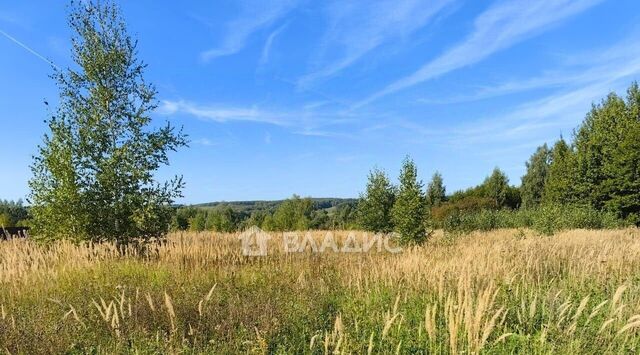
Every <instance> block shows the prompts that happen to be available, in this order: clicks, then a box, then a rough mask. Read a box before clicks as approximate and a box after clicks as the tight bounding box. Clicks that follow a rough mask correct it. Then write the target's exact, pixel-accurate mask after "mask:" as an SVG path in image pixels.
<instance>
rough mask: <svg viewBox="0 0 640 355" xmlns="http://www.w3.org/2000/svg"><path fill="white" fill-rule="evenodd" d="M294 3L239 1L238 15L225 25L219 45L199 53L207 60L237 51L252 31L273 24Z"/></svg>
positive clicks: (293, 1)
mask: <svg viewBox="0 0 640 355" xmlns="http://www.w3.org/2000/svg"><path fill="white" fill-rule="evenodd" d="M295 5H296V1H295V0H273V1H262V0H243V1H241V7H242V9H241V14H240V16H239V17H238V18H237V19H236V20H234V21H231V22H230V23H229V24H228V25H227V30H226V37H225V38H224V39H223V40H222V43H221V44H220V45H219V46H217V47H215V48H211V49H209V50H206V51H204V52H202V53H201V54H200V56H201V58H202V60H204V61H209V60H211V59H215V58H218V57H222V56H227V55H231V54H234V53H237V52H239V51H240V50H241V49H242V48H244V46H245V45H246V42H247V41H248V39H249V37H251V35H252V34H253V33H254V32H256V31H259V30H262V29H264V28H267V27H269V26H271V25H273V24H274V23H275V22H276V21H277V20H278V19H280V18H282V17H283V16H284V15H285V14H287V13H288V12H289V11H291V10H292V9H293V8H294V7H295Z"/></svg>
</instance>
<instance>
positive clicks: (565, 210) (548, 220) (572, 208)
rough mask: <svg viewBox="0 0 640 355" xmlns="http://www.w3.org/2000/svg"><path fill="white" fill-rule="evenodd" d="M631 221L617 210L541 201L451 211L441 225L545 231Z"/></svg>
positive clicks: (461, 229)
mask: <svg viewBox="0 0 640 355" xmlns="http://www.w3.org/2000/svg"><path fill="white" fill-rule="evenodd" d="M626 225H628V222H625V221H623V220H620V219H619V218H617V217H616V215H615V214H614V213H611V212H602V211H598V210H596V209H594V208H593V207H590V206H584V205H582V206H580V205H541V206H539V207H536V208H531V209H519V210H509V209H502V210H491V209H482V210H476V211H467V212H459V211H458V212H454V213H451V214H449V215H448V216H447V217H446V218H445V219H444V220H442V222H441V223H440V226H441V227H442V228H444V229H445V230H446V231H450V232H451V231H458V232H472V231H489V230H493V229H499V228H532V229H534V230H536V231H537V232H539V233H541V234H545V235H551V234H554V233H555V232H558V231H562V230H568V229H603V228H604V229H613V228H620V227H624V226H626Z"/></svg>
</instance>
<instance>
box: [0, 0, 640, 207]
mask: <svg viewBox="0 0 640 355" xmlns="http://www.w3.org/2000/svg"><path fill="white" fill-rule="evenodd" d="M120 3H121V8H122V10H123V13H124V16H125V18H126V19H127V22H128V25H129V31H130V32H131V33H132V34H134V35H135V36H137V38H138V39H139V51H140V57H141V58H142V59H143V60H144V61H145V62H146V63H147V64H148V65H149V67H148V70H147V72H146V77H147V79H148V80H149V81H151V82H153V83H154V84H155V85H156V86H157V88H158V90H159V97H158V98H159V100H160V102H161V105H160V109H159V110H158V111H157V112H156V113H155V114H154V118H156V119H157V120H159V121H162V120H169V121H171V122H172V123H174V124H176V125H182V126H184V129H185V131H186V133H188V134H189V136H190V139H191V146H190V147H189V148H186V149H183V150H181V151H179V152H177V153H175V154H172V156H171V158H172V165H171V166H170V167H167V168H164V169H162V171H161V172H159V177H161V178H164V177H169V176H172V175H174V174H182V175H184V178H185V181H186V183H187V187H186V190H185V198H184V199H183V200H182V201H180V202H185V203H197V202H206V201H216V200H248V199H279V198H285V197H288V196H290V195H291V194H293V193H297V194H300V195H304V196H317V197H329V196H333V197H355V196H357V195H358V193H359V192H360V191H362V189H363V187H364V184H365V182H366V175H367V172H368V171H369V170H370V169H371V168H372V167H374V166H377V167H380V168H382V169H385V170H386V171H387V172H389V174H390V175H391V177H393V178H394V179H395V178H396V176H397V173H398V170H399V168H400V163H401V160H402V158H403V157H404V156H405V155H407V154H409V155H411V156H412V157H413V158H414V160H415V161H416V163H417V164H418V168H419V172H420V176H421V178H422V179H423V180H425V182H426V181H428V180H429V178H430V176H431V175H432V174H433V172H434V171H436V170H438V171H440V172H441V173H442V174H443V176H444V180H445V184H446V185H447V190H448V191H453V190H456V189H460V188H466V187H469V186H472V185H475V184H477V183H479V182H480V181H481V180H482V179H483V178H484V177H485V176H486V175H487V174H489V173H490V171H491V170H492V169H493V168H494V167H495V166H499V167H500V168H502V169H503V170H504V171H505V172H506V173H507V174H508V176H509V177H510V179H511V182H512V183H513V184H519V183H520V177H521V175H522V174H523V172H524V162H525V161H526V160H527V158H528V157H529V156H530V154H531V153H532V152H533V151H534V149H535V148H536V147H537V146H538V145H541V144H543V143H545V142H547V143H552V142H553V141H554V140H556V139H557V138H558V137H559V136H560V135H561V134H563V135H564V136H565V137H570V136H571V132H572V130H573V128H574V127H576V125H577V124H578V123H579V122H580V121H581V120H582V118H583V117H584V114H585V113H586V112H587V111H588V110H589V108H590V106H591V104H592V102H597V101H599V100H600V99H601V98H602V97H604V96H605V95H606V94H607V93H608V92H610V91H616V92H618V93H621V94H623V93H624V90H625V89H626V87H627V86H628V85H629V83H631V82H632V81H633V80H637V79H638V77H639V74H640V25H638V24H639V23H640V2H638V1H637V0H608V1H605V0H602V1H598V0H584V1H576V0H546V1H509V0H503V1H500V0H499V1H460V0H428V1H418V0H392V1H344V0H338V1H305V0H273V1H263V0H235V1H190V2H178V1H172V2H168V1H167V2H164V1H163V2H159V1H150V0H144V1H126V2H125V1H121V2H120ZM0 31H1V32H0V78H1V80H0V124H1V126H0V127H2V132H3V134H2V139H0V158H1V161H2V164H3V169H2V174H0V198H9V199H17V198H24V197H25V196H26V195H27V194H28V186H27V181H28V179H29V177H30V170H29V165H30V163H31V155H32V154H34V153H35V151H36V146H37V144H39V143H40V142H41V139H42V135H43V134H44V133H45V132H46V126H45V125H44V123H43V119H44V118H45V117H46V110H45V106H44V105H43V100H45V99H46V100H48V101H49V102H50V103H53V104H55V102H56V98H57V92H56V88H55V86H54V84H53V82H52V80H50V79H49V78H48V74H50V73H51V68H50V66H49V65H48V64H47V61H51V62H53V63H55V65H57V66H60V67H67V66H70V65H72V63H71V62H70V60H69V58H70V55H69V54H70V41H69V37H70V32H69V29H68V28H67V26H66V7H65V5H64V2H62V1H60V2H58V1H56V2H52V1H45V0H37V1H20V2H17V1H5V2H2V3H0Z"/></svg>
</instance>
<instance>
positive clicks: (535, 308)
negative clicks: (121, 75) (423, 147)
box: [0, 229, 640, 353]
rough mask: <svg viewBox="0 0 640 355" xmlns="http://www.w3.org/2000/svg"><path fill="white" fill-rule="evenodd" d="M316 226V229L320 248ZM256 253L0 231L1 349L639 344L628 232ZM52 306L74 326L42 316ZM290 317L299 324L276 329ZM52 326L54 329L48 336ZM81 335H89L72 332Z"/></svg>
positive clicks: (473, 237) (635, 245) (202, 239)
mask: <svg viewBox="0 0 640 355" xmlns="http://www.w3.org/2000/svg"><path fill="white" fill-rule="evenodd" d="M348 233H349V232H347V231H340V232H334V235H335V237H336V239H337V240H342V241H343V240H344V239H345V238H347V235H348ZM324 235H325V232H313V237H314V238H315V239H316V240H318V245H320V244H321V240H322V238H323V237H324ZM269 252H270V253H269V255H268V256H266V257H246V256H243V255H242V249H241V247H240V240H239V238H238V234H214V233H181V234H173V235H171V236H170V238H169V239H168V241H167V243H166V244H164V245H158V246H154V247H152V248H151V249H150V250H149V252H148V253H147V256H146V257H144V258H142V257H135V256H127V257H122V256H120V254H119V253H118V251H117V249H116V248H115V246H114V245H111V244H100V245H74V244H71V243H68V242H59V243H56V244H54V245H51V246H48V247H44V246H38V245H36V244H34V243H33V242H31V241H28V240H12V241H7V242H1V243H0V289H1V290H0V350H5V351H7V352H8V353H16V352H25V351H27V352H28V350H33V351H35V352H38V351H40V350H41V348H40V347H36V345H34V344H35V343H37V342H38V341H40V342H42V343H43V344H45V343H46V342H47V341H49V342H50V344H54V345H56V346H57V347H56V348H55V349H57V350H64V351H69V349H72V350H73V349H75V350H78V349H80V351H81V352H84V351H89V348H88V346H89V345H90V344H92V343H98V344H100V347H98V348H97V349H93V350H96V351H98V352H111V351H125V350H126V349H128V350H126V351H132V350H133V351H138V350H141V349H142V350H145V349H156V350H158V349H159V351H163V352H165V351H166V352H178V351H181V350H180V349H183V348H184V349H187V348H189V349H192V350H196V351H222V350H225V351H242V352H258V353H261V352H277V351H284V352H300V351H302V352H308V353H329V352H334V353H343V352H344V353H364V352H367V353H378V352H398V353H406V352H436V353H458V352H469V353H479V352H481V351H483V350H491V351H494V352H503V351H504V352H511V351H522V352H545V353H546V352H565V353H572V352H626V351H630V350H633V349H635V348H636V347H637V346H638V345H639V344H640V340H639V339H638V331H639V330H640V292H639V290H640V287H639V285H638V279H639V275H640V232H639V231H638V230H637V229H625V230H613V231H586V230H574V231H568V232H563V233H559V234H557V235H555V236H552V237H543V236H537V235H535V233H533V232H530V231H518V230H499V231H493V232H485V233H472V234H469V235H465V236H458V237H452V236H449V235H444V234H443V233H442V232H438V233H436V234H435V235H434V237H433V238H432V239H431V240H430V241H429V242H428V243H427V244H425V245H423V246H420V247H414V248H411V249H405V250H404V251H403V252H402V253H399V254H389V253H384V252H382V253H379V252H375V251H372V252H369V253H366V254H357V253H355V254H351V253H348V254H345V253H332V252H327V253H322V254H314V253H312V252H309V251H307V252H305V253H294V254H287V253H285V252H284V251H283V250H282V239H281V237H280V236H279V235H275V237H274V238H273V239H272V240H271V241H270V248H269ZM112 269H113V270H114V271H113V274H114V276H109V273H110V272H111V271H110V270H112ZM165 274H167V275H169V277H164V276H163V275H165ZM78 275H80V276H78ZM105 275H106V276H105ZM265 280H266V281H265ZM83 282H87V283H95V284H91V285H83V286H82V287H85V288H86V290H85V291H83V293H82V295H83V296H84V298H82V297H81V295H80V294H79V295H76V296H71V295H72V294H74V292H73V291H68V292H69V293H68V294H65V292H67V291H66V290H69V289H68V288H65V287H77V285H79V284H82V283H83ZM60 285H63V286H60ZM105 290H107V291H105ZM108 290H111V291H108ZM92 292H96V293H92ZM101 292H106V293H102V294H101ZM267 294H268V295H267ZM271 297H276V298H279V297H283V299H284V298H286V299H288V300H289V301H288V302H289V303H286V304H285V303H280V302H279V300H278V299H273V298H271ZM38 299H40V301H38ZM34 300H35V301H34ZM48 300H49V301H48ZM255 300H259V301H255ZM263 301H264V302H265V304H264V307H261V306H260V302H263ZM32 302H36V304H35V306H34V305H33V303H32ZM38 302H39V303H38ZM52 302H53V303H56V304H57V306H56V307H58V308H59V310H49V313H47V314H48V315H49V317H51V318H46V317H45V318H43V319H42V320H41V321H42V322H44V324H39V325H38V324H35V323H37V322H38V320H37V319H29V317H35V316H34V315H35V314H36V313H34V312H31V313H26V314H21V313H20V312H25V309H26V307H35V308H39V307H40V308H45V307H49V308H50V305H51V303H52ZM298 303H300V307H307V308H308V309H309V313H306V314H305V315H304V317H303V318H296V317H297V316H298V315H300V314H303V311H301V310H298V311H295V310H292V311H291V312H289V310H286V309H281V307H291V305H292V304H293V306H296V305H297V304H298ZM315 303H322V306H317V307H316V308H313V307H311V306H312V305H314V304H315ZM241 307H244V308H241ZM247 307H249V308H251V309H250V310H249V311H247V309H246V308H247ZM309 307H311V308H309ZM314 307H315V306H314ZM56 312H57V313H56ZM296 312H297V313H296ZM314 312H315V313H314ZM58 313H59V315H58ZM25 317H26V318H25ZM54 317H58V321H59V322H62V323H65V324H73V326H65V327H62V326H60V325H55V324H48V323H47V322H52V320H51V319H54ZM309 317H311V318H313V317H317V319H312V320H308V319H306V318H309ZM303 321H304V322H310V323H309V324H310V325H308V326H301V327H297V326H296V324H287V322H293V323H295V322H303ZM231 324H233V326H231ZM305 324H306V323H305ZM56 327H57V328H56ZM61 327H62V328H61ZM310 327H311V328H310ZM49 328H53V330H51V329H49ZM302 328H303V329H302ZM238 329H241V331H240V330H238ZM29 331H40V332H42V334H41V335H40V336H39V337H35V338H30V337H29V336H27V335H25V334H27V333H26V332H29ZM56 331H59V332H61V333H60V334H61V335H60V339H58V340H56V341H53V342H52V340H51V339H47V337H49V336H51V334H55V333H56ZM3 332H4V333H3ZM80 332H84V333H83V334H87V333H89V334H90V336H88V338H86V339H84V340H83V341H76V343H73V339H72V337H73V336H77V334H80ZM283 332H284V333H285V335H286V336H285V335H283ZM296 332H297V333H296ZM65 336H67V337H68V339H67V338H65ZM29 339H30V340H29ZM34 339H35V340H34ZM3 341H4V342H5V344H2V342H3ZM21 341H24V342H27V341H32V342H34V343H32V344H26V343H24V344H22V343H21ZM150 344H151V345H150Z"/></svg>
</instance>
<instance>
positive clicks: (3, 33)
mask: <svg viewBox="0 0 640 355" xmlns="http://www.w3.org/2000/svg"><path fill="white" fill-rule="evenodd" d="M0 34H2V35H4V36H5V37H7V38H8V39H10V40H11V41H12V42H13V43H15V44H17V45H19V46H20V47H22V48H24V49H26V50H27V51H29V53H31V54H33V55H35V56H36V57H38V58H40V59H41V60H43V61H44V62H46V63H47V64H49V65H52V66H53V67H54V68H56V69H60V67H58V66H57V65H56V64H55V63H54V62H52V61H50V60H49V59H47V58H45V57H44V56H43V55H42V54H40V53H38V52H36V51H34V50H33V49H31V48H29V46H27V45H26V44H24V43H22V42H20V41H18V40H17V39H15V38H14V37H12V36H11V35H10V34H8V33H6V32H5V31H3V30H0Z"/></svg>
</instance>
